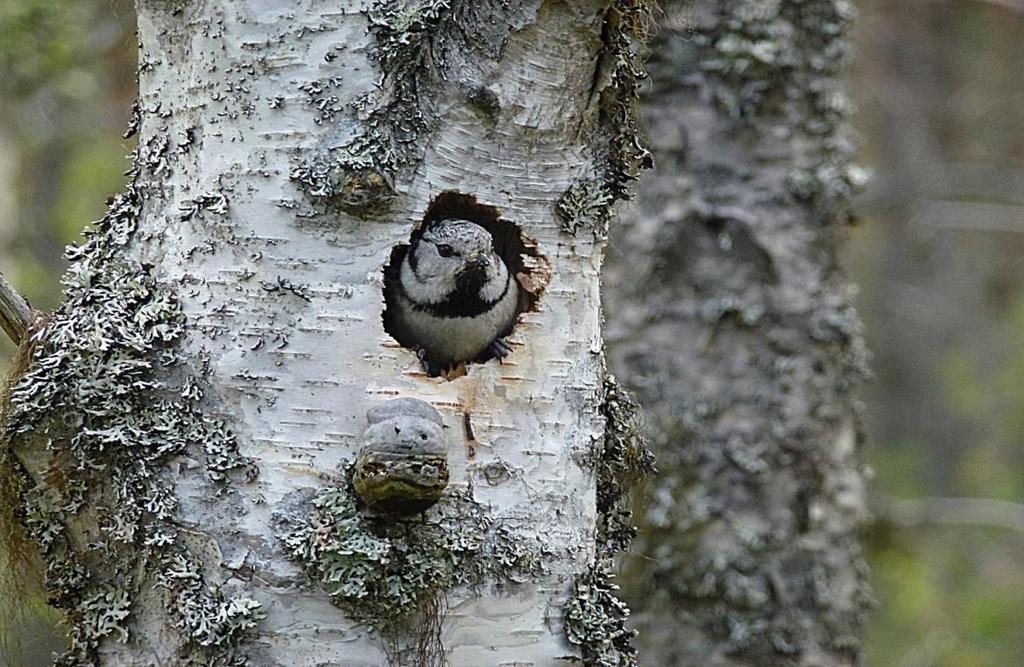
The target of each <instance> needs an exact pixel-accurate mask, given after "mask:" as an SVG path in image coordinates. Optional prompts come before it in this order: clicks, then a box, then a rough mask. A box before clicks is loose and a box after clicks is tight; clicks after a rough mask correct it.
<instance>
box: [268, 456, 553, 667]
mask: <svg viewBox="0 0 1024 667" xmlns="http://www.w3.org/2000/svg"><path fill="white" fill-rule="evenodd" d="M350 477H351V465H346V466H345V467H344V468H343V470H342V479H341V481H340V482H339V483H338V484H337V485H333V486H330V487H327V488H325V489H323V490H321V491H320V492H319V493H318V494H317V495H316V496H315V497H314V498H313V499H312V501H311V505H312V507H311V508H310V507H309V506H308V505H301V506H300V507H299V508H297V510H296V511H295V512H294V513H288V512H282V513H281V514H280V515H279V519H280V522H281V525H280V532H279V535H280V538H281V540H282V541H283V543H284V545H285V548H286V550H287V552H288V554H289V557H290V558H292V559H293V560H295V561H296V562H298V563H300V564H302V566H303V567H304V568H305V570H306V572H307V574H308V576H309V577H310V579H311V580H312V581H314V582H316V583H317V584H319V585H320V586H322V587H323V588H324V590H325V591H326V592H327V593H328V595H330V597H331V600H332V601H333V602H334V603H335V604H336V605H337V606H338V607H340V608H341V609H343V610H345V611H346V612H347V613H348V614H349V615H350V616H351V617H352V618H353V619H355V620H357V621H359V622H362V623H365V624H366V625H368V626H370V627H372V628H373V629H374V630H376V631H378V632H379V633H380V634H381V636H382V638H383V639H384V640H385V642H386V645H388V646H389V647H394V646H396V645H399V644H401V643H402V641H401V639H402V637H403V636H408V637H411V645H412V646H414V647H415V646H424V645H429V644H431V643H433V650H431V651H428V653H429V655H427V656H423V655H421V656H420V658H419V660H420V661H421V662H417V664H424V665H426V664H435V662H434V661H435V660H438V659H439V657H438V656H439V655H440V654H441V651H440V647H439V644H438V643H437V642H438V641H439V639H438V636H437V632H439V630H440V622H441V620H442V618H443V604H442V598H443V596H444V594H445V592H446V591H449V590H451V589H453V588H456V587H459V586H469V585H475V584H479V583H482V582H484V581H487V580H501V579H506V580H510V581H513V582H516V581H524V580H526V579H528V578H530V577H532V576H535V575H539V574H540V573H541V572H542V567H541V555H542V554H541V550H540V547H539V545H537V544H534V543H531V542H530V541H528V540H522V539H521V538H518V537H514V536H513V535H512V534H511V533H510V532H509V531H508V529H507V528H505V527H504V526H502V525H501V524H500V522H499V521H496V520H494V519H492V518H489V517H488V516H487V514H486V511H485V508H483V507H482V506H480V505H478V504H477V503H475V502H474V501H473V500H472V498H471V497H470V495H469V494H468V493H465V492H454V491H449V492H448V493H447V494H446V495H445V497H444V498H442V500H441V502H440V503H439V504H438V505H436V506H434V507H433V508H431V509H430V510H429V511H428V512H427V513H426V514H424V515H420V516H416V517H413V518H411V519H409V520H395V519H393V518H392V519H389V518H381V517H376V516H373V515H370V514H368V513H366V512H364V511H363V510H362V509H361V508H360V506H359V501H358V497H357V496H356V494H355V491H354V489H353V488H352V486H351V482H350ZM310 509H311V511H310ZM425 634H426V635H430V636H427V637H424V635H425ZM390 652H391V653H392V658H395V655H394V651H390Z"/></svg>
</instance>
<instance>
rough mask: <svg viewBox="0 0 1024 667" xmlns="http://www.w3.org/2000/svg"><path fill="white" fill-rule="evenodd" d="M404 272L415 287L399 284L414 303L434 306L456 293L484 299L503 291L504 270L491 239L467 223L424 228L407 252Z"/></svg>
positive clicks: (445, 221)
mask: <svg viewBox="0 0 1024 667" xmlns="http://www.w3.org/2000/svg"><path fill="white" fill-rule="evenodd" d="M408 260H409V261H408V268H409V270H410V272H411V274H412V275H411V276H409V278H412V279H413V280H414V281H415V283H416V285H410V284H408V283H409V281H408V280H403V282H404V283H406V284H405V288H406V290H408V291H410V292H416V293H415V294H413V296H414V297H416V299H417V300H418V301H422V302H425V303H438V302H441V301H444V300H445V299H447V298H449V297H450V296H451V295H453V294H456V293H462V294H466V295H472V296H483V297H485V298H486V297H487V293H488V292H489V291H490V290H491V289H493V288H494V287H495V286H501V287H503V286H504V284H505V280H506V278H507V270H508V269H507V267H506V266H505V262H504V261H503V260H502V258H501V257H500V256H499V255H498V254H497V252H495V250H494V237H492V236H491V233H490V232H489V231H487V230H486V229H484V228H483V227H481V226H480V225H478V224H476V223H474V222H469V221H468V220H452V219H448V220H440V221H437V222H434V223H431V224H430V225H428V226H427V227H426V228H425V229H424V230H423V232H422V233H421V234H420V236H419V238H418V239H416V240H415V241H414V242H413V244H412V247H411V248H410V249H409V255H408Z"/></svg>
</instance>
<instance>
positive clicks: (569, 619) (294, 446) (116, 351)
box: [0, 0, 647, 667]
mask: <svg viewBox="0 0 1024 667" xmlns="http://www.w3.org/2000/svg"><path fill="white" fill-rule="evenodd" d="M137 7H138V18H139V40H140V47H139V48H140V56H139V63H140V64H139V100H138V103H137V106H136V110H135V117H134V120H133V122H132V124H131V127H130V128H129V134H134V133H137V134H138V147H137V149H136V151H135V155H134V168H133V171H132V173H131V174H130V177H131V181H130V184H129V186H128V189H127V191H126V192H125V193H123V194H122V195H120V196H118V197H116V198H113V199H112V201H111V204H110V209H109V212H108V213H107V215H106V216H105V217H104V218H103V219H102V220H100V221H98V222H97V223H96V224H95V226H94V228H92V229H91V230H90V231H89V232H88V233H87V236H86V240H85V242H84V243H82V244H81V245H80V246H78V247H74V248H71V249H69V251H68V257H69V259H70V261H71V268H70V269H69V271H68V273H67V275H66V276H65V278H64V285H65V291H64V302H63V304H62V305H61V306H60V307H59V308H58V309H57V310H55V311H54V312H53V313H51V314H50V315H49V317H48V318H47V319H45V320H41V321H39V322H35V323H33V325H32V328H31V329H30V331H29V332H28V335H27V336H26V341H25V342H24V344H23V346H22V350H21V352H22V355H21V359H20V362H19V365H18V368H17V371H16V375H15V377H14V378H13V382H12V385H11V387H10V388H9V393H8V396H7V401H6V402H5V405H4V420H5V421H4V428H5V435H6V438H5V445H6V446H5V447H4V449H3V450H2V452H0V454H2V456H0V464H2V468H0V472H2V476H0V482H2V484H0V492H2V497H0V508H3V509H4V510H5V511H6V512H7V513H8V514H9V516H7V517H6V518H7V519H8V520H9V521H8V528H10V526H11V525H12V522H14V523H18V524H20V526H21V528H22V531H21V533H19V532H18V531H17V530H9V531H7V532H6V533H5V539H6V540H7V541H8V542H9V543H10V542H12V541H16V540H17V539H19V537H18V535H19V534H20V535H21V536H22V537H24V534H25V531H26V530H27V534H28V536H29V537H30V538H31V541H32V542H34V543H35V545H36V546H37V547H38V548H39V551H40V553H41V556H42V560H43V562H44V565H45V570H46V572H45V574H46V588H47V592H48V594H49V596H50V601H51V602H52V603H53V604H54V605H55V606H57V607H59V608H60V609H61V610H62V611H63V612H64V614H65V616H66V620H67V627H68V631H69V644H68V650H67V652H66V653H65V654H64V655H63V656H61V657H60V658H59V659H58V664H60V665H118V666H125V667H127V666H136V665H138V666H141V665H238V664H251V665H259V666H266V667H271V666H289V667H293V666H294V667H303V666H310V667H312V666H313V665H316V666H317V667H329V666H332V665H336V666H339V667H340V666H344V667H361V666H364V667H368V666H371V665H373V666H377V665H384V664H392V665H396V664H407V665H417V666H432V665H441V664H451V665H465V666H467V667H469V666H474V667H475V666H479V665H499V664H500V665H512V664H515V665H538V666H539V665H561V664H566V663H567V662H568V663H574V662H575V663H584V664H593V665H598V664H600V665H630V664H635V651H634V650H633V648H632V646H631V645H630V640H631V638H632V633H631V632H630V631H629V630H627V629H626V628H625V627H624V621H625V616H626V614H627V612H626V611H625V609H624V608H623V607H622V605H621V603H620V602H619V601H618V600H617V599H616V598H615V596H614V589H615V585H614V583H612V581H611V580H612V574H611V569H610V563H611V556H612V555H613V553H614V552H615V551H616V550H617V549H618V548H620V547H622V546H623V545H624V544H625V543H626V542H628V539H629V538H630V537H631V526H630V523H629V515H628V512H626V511H625V508H624V507H623V503H622V501H623V496H624V493H625V490H626V484H625V482H626V481H627V479H628V478H630V477H631V476H632V475H633V473H637V472H641V471H642V469H643V468H645V467H646V466H647V463H646V459H645V457H644V452H643V450H642V447H640V446H639V444H638V440H637V438H636V433H635V430H634V429H633V428H632V426H631V425H632V424H633V422H634V411H633V406H632V403H631V401H630V400H629V398H628V397H627V396H626V395H625V394H624V393H623V392H622V391H621V390H620V389H619V388H618V386H617V385H616V384H615V382H614V379H612V378H611V377H610V376H609V375H608V374H607V372H606V369H605V363H604V355H603V343H602V340H601V331H600V290H599V287H600V270H601V265H602V260H603V250H604V240H605V230H606V224H607V221H608V219H609V215H610V211H609V209H610V207H611V205H612V204H613V203H614V202H615V200H617V199H621V198H622V197H623V196H624V195H625V194H626V191H627V189H628V185H629V183H630V182H631V181H632V180H633V178H634V176H635V172H636V171H637V169H638V168H639V167H640V166H641V165H642V163H643V162H644V160H645V157H646V153H645V151H644V150H643V148H642V147H641V146H640V144H639V142H638V140H637V137H636V136H635V123H634V114H633V101H634V97H635V95H634V93H635V88H636V80H637V78H638V77H639V71H638V70H637V66H636V63H635V57H634V53H633V51H632V46H631V44H632V43H633V40H634V37H635V35H637V34H640V33H641V32H642V29H641V26H642V25H644V24H645V21H646V18H645V5H644V3H643V2H639V1H634V0H624V1H621V2H619V1H616V2H607V1H602V0H587V1H585V2H554V1H551V2H544V1H541V0H523V1H522V2H515V1H512V2H509V1H503V0H494V1H490V0H487V1H481V2H478V1H476V0H473V1H465V0H416V1H414V0H408V1H406V0H381V1H376V2H371V1H361V0H353V1H351V2H338V1H336V0H301V1H295V0H259V1H257V2H253V1H251V0H194V1H184V0H139V2H138V3H137ZM429 217H432V218H434V219H436V218H442V217H457V218H469V219H472V220H474V221H476V222H479V223H480V224H483V225H489V227H488V229H489V230H490V231H491V232H492V233H493V235H494V237H495V239H496V240H497V241H496V242H497V244H498V246H499V250H502V248H504V249H503V250H502V252H505V253H507V254H506V255H505V257H506V259H507V260H508V261H509V262H510V265H511V266H513V268H514V269H515V270H516V271H517V272H518V273H519V276H518V277H519V280H520V282H521V284H522V286H523V289H524V291H525V292H526V293H527V294H528V295H529V297H530V298H529V299H527V301H528V302H529V303H528V304H526V306H524V307H525V310H524V312H522V313H520V315H519V319H518V323H517V327H516V328H515V330H514V331H513V332H512V334H511V336H510V338H509V342H510V344H511V346H512V348H513V351H512V353H511V354H510V356H509V357H508V358H507V359H504V360H502V361H501V362H499V361H498V360H491V361H488V362H486V363H471V364H469V365H468V367H467V368H465V369H461V370H460V371H458V372H453V373H451V374H449V375H448V376H446V377H431V376H429V375H428V374H426V373H425V372H424V371H423V369H422V367H421V365H420V362H419V359H418V358H417V355H416V352H415V351H414V350H412V349H405V348H403V347H401V346H400V345H398V343H397V342H396V341H395V340H394V339H393V338H391V337H390V336H389V335H388V332H387V331H385V325H384V322H383V318H382V309H383V308H384V299H383V292H382V289H383V284H382V283H383V281H384V280H385V279H386V278H385V271H384V269H385V266H386V265H387V264H388V263H389V261H391V259H392V257H393V256H394V252H395V249H396V247H397V246H399V245H401V244H403V243H407V242H408V241H409V239H410V234H411V233H412V231H413V230H414V228H415V227H416V226H417V225H419V224H422V223H423V222H424V221H425V219H426V218H429ZM394 398H404V399H406V400H405V401H398V402H392V403H390V404H388V401H390V400H391V399H394ZM412 399H415V400H412ZM423 402H425V403H427V404H429V405H427V406H424V405H423ZM395 406H398V407H397V408H396V407H395ZM417 406H419V407H417ZM400 409H408V410H411V413H410V414H397V413H394V411H395V410H400ZM393 413H394V414H393ZM371 415H376V416H375V417H371ZM438 422H439V423H440V424H439V423H438ZM442 424H443V426H441V425H442ZM388 429H393V432H394V434H396V435H395V439H396V440H400V438H398V437H397V434H399V433H400V431H401V429H406V430H405V431H404V432H405V433H406V438H407V440H408V434H409V433H417V432H419V433H423V434H424V440H426V439H427V435H426V434H427V432H429V433H430V434H431V435H430V438H431V441H430V443H429V444H430V448H429V451H428V450H423V451H421V452H420V453H421V454H422V453H423V452H424V451H425V452H427V453H428V454H429V457H428V458H429V465H430V466H432V467H431V471H432V473H433V474H435V475H437V474H439V473H438V471H439V470H442V468H439V467H438V466H439V465H442V464H438V459H439V458H443V457H446V459H447V463H446V464H444V465H446V466H447V467H446V468H443V471H444V473H443V479H444V480H445V481H447V482H448V487H447V490H446V491H445V492H444V495H443V497H442V498H441V500H440V502H438V503H437V505H435V506H433V507H431V508H430V509H429V510H428V511H427V512H426V514H424V515H417V516H414V517H412V518H396V517H381V516H377V515H374V514H373V513H372V512H367V511H365V507H363V506H362V505H361V504H360V500H359V498H357V497H356V496H355V495H353V493H354V491H353V486H352V484H351V483H350V471H351V469H352V462H353V460H354V459H355V458H356V454H357V453H358V452H360V451H361V450H362V449H363V447H364V445H366V446H369V445H370V444H372V443H373V442H380V441H382V440H386V439H387V438H386V437H385V436H389V437H390V435H389V433H390V432H389V431H388ZM416 429H420V430H419V431H416ZM371 432H372V434H371V435H370V436H368V435H366V434H367V433H371ZM438 433H442V434H443V435H438ZM414 444H415V443H414ZM398 445H401V446H402V447H405V446H406V445H408V442H407V441H404V440H403V441H401V442H398ZM370 459H373V460H381V459H380V458H379V457H378V458H377V459H374V457H373V456H367V457H365V460H370ZM421 460H422V459H421ZM403 465H404V466H407V468H408V469H415V470H422V466H421V465H420V463H417V462H416V461H415V460H404V461H402V462H400V463H399V464H396V468H401V466H403ZM449 472H450V477H449ZM370 473H373V474H376V473H375V471H374V470H370V471H369V473H368V474H370ZM425 477H426V476H425ZM425 477H424V478H425ZM439 478H440V477H439ZM385 490H386V489H385ZM11 513H13V514H11ZM9 546H13V547H17V546H18V545H9ZM22 546H23V545H22ZM11 550H12V552H20V551H24V550H23V549H18V548H12V549H11ZM15 576H16V575H15Z"/></svg>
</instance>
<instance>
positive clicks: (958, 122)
mask: <svg viewBox="0 0 1024 667" xmlns="http://www.w3.org/2000/svg"><path fill="white" fill-rule="evenodd" d="M858 6H859V7H860V10H861V19H860V23H859V27H858V29H857V33H856V41H857V47H858V54H859V55H858V61H857V65H856V68H855V71H854V73H853V78H852V88H853V93H854V95H853V96H854V100H855V101H856V103H857V106H858V113H857V116H856V118H855V122H856V125H857V126H858V128H859V130H860V133H861V138H862V147H861V152H860V164H861V165H862V166H864V167H867V168H869V169H871V170H872V171H873V173H874V180H873V183H872V185H871V186H870V187H869V189H868V191H867V192H866V193H864V195H863V196H862V197H861V198H860V200H859V202H858V206H857V208H858V211H859V214H860V221H859V223H858V224H857V226H855V227H854V228H853V230H852V232H851V236H850V241H849V244H848V256H847V266H848V268H849V273H850V275H851V278H852V279H853V280H854V281H855V282H857V283H858V284H859V285H860V287H861V291H860V296H859V301H858V305H859V308H860V312H861V315H862V317H863V319H864V321H865V324H866V327H867V339H868V344H869V346H870V348H871V350H872V351H873V353H874V363H873V367H874V371H875V378H874V380H873V381H872V382H871V383H870V384H869V385H867V386H866V387H865V389H864V391H863V398H864V402H865V404H866V410H865V413H866V415H867V427H868V431H869V434H870V438H871V441H870V444H869V447H868V450H867V456H868V459H869V462H870V464H871V467H872V469H873V470H874V472H875V479H874V481H873V483H872V485H871V487H870V488H871V507H872V510H873V512H874V514H875V517H876V520H875V521H874V522H873V523H872V524H871V525H869V526H868V527H867V529H866V532H865V539H866V547H867V549H868V555H869V561H870V563H871V566H872V582H873V586H874V591H875V597H876V599H877V601H878V605H877V607H876V609H875V610H874V612H873V614H872V618H871V623H870V626H869V628H868V634H867V644H866V646H867V658H868V661H869V663H870V664H872V665H875V666H877V667H889V666H896V667H979V666H981V667H984V666H988V665H993V666H995V665H1000V666H1008V665H1024V505H1022V504H1021V503H1024V0H860V1H859V2H858ZM133 22H134V16H133V13H132V7H131V2H129V1H127V0H0V271H3V273H4V274H5V275H6V276H8V278H9V279H10V280H11V281H12V282H13V283H14V284H15V285H16V286H17V287H18V288H19V289H20V290H21V291H22V293H24V294H26V295H27V296H28V297H29V298H30V300H31V301H32V303H33V305H34V306H36V307H37V308H41V309H49V308H52V307H53V306H54V305H55V304H56V303H57V302H58V300H59V296H60V292H59V284H58V280H59V278H60V275H61V273H62V272H63V268H64V261H63V258H62V249H63V247H64V245H65V244H67V243H70V242H73V241H75V240H76V239H77V238H78V235H79V232H80V231H81V229H82V227H83V226H84V225H85V223H86V222H88V221H90V220H95V219H97V218H98V217H100V215H101V214H102V212H103V210H104V208H105V205H104V201H105V199H106V198H107V197H108V196H110V195H111V194H114V193H116V192H118V191H120V189H121V188H122V186H123V184H124V181H125V178H124V175H123V174H124V171H125V170H126V169H127V168H128V160H127V159H126V155H127V153H128V152H129V151H130V150H131V144H130V143H129V142H127V141H125V140H123V139H122V138H121V134H122V132H123V131H124V128H125V126H126V124H127V119H128V111H129V109H130V107H131V103H132V101H133V100H134V96H135V90H134V89H135V75H134V70H135V38H134V27H133ZM12 353H13V349H12V348H11V346H10V345H9V343H8V341H7V340H6V339H4V340H3V341H2V342H0V355H2V358H3V359H9V358H10V356H11V354H12ZM0 567H3V565H2V560H0ZM4 595H5V593H4V592H2V591H0V597H2V596H4ZM47 622H48V621H47V620H46V617H45V615H44V616H42V617H39V618H28V619H23V620H17V619H12V618H10V617H9V616H7V615H5V614H2V613H0V624H3V623H7V624H13V623H17V624H19V626H18V628H17V629H16V630H15V631H14V633H13V634H15V635H19V636H21V637H22V638H23V641H22V648H23V650H24V651H25V653H24V655H23V656H22V658H21V660H22V661H21V662H20V663H17V664H19V665H26V666H31V665H43V664H48V663H49V660H48V658H47V657H45V656H48V654H49V647H48V646H49V644H50V642H52V641H53V640H52V636H53V635H52V633H51V632H48V631H46V630H45V627H46V625H47ZM8 629H10V628H8Z"/></svg>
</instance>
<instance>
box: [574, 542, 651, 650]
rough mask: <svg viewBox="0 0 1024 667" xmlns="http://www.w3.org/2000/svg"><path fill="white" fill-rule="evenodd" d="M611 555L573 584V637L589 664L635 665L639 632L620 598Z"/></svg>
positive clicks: (594, 565) (592, 566) (589, 569)
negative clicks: (630, 622)
mask: <svg viewBox="0 0 1024 667" xmlns="http://www.w3.org/2000/svg"><path fill="white" fill-rule="evenodd" d="M614 579H615V575H614V573H613V572H612V562H611V560H610V559H607V558H605V559H600V560H599V561H597V562H596V563H594V564H592V565H591V567H590V568H588V569H587V571H586V572H584V573H583V574H582V575H580V576H579V577H577V579H576V582H575V583H574V584H573V589H572V595H571V596H570V598H569V603H568V606H567V608H566V612H565V631H566V635H567V636H568V638H569V641H570V642H572V643H573V644H576V645H577V646H580V647H581V649H582V651H583V662H584V664H586V665H587V666H588V667H633V666H635V665H637V664H638V663H637V650H636V648H635V647H634V646H633V638H634V637H635V636H636V632H635V631H633V630H630V629H629V628H627V627H626V619H627V618H629V608H628V607H626V603H625V602H623V601H622V600H620V599H619V598H618V596H617V595H616V591H617V590H618V589H619V587H618V586H617V585H616V584H615V583H613V580H614Z"/></svg>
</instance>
